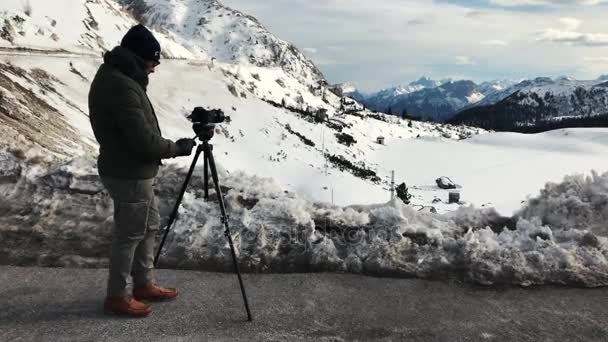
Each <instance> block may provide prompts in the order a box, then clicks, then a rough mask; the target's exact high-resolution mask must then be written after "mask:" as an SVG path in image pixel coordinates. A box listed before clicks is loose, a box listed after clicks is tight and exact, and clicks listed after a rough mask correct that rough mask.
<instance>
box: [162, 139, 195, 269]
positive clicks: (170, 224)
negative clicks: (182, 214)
mask: <svg viewBox="0 0 608 342" xmlns="http://www.w3.org/2000/svg"><path fill="white" fill-rule="evenodd" d="M202 151H203V145H202V144H201V145H199V146H198V147H197V149H196V154H195V155H194V160H192V164H191V165H190V170H188V176H186V180H185V181H184V184H183V185H182V189H181V191H180V193H179V197H178V198H177V202H175V206H174V207H173V211H172V212H171V216H169V223H168V224H167V228H165V233H164V234H163V238H162V240H161V242H160V245H159V246H158V251H157V252H156V256H155V257H154V267H156V264H157V263H158V258H159V257H160V253H161V251H162V250H163V246H164V245H165V240H167V235H169V230H171V226H172V225H173V222H174V221H175V218H176V217H177V212H178V210H179V206H180V204H181V203H182V199H184V194H185V193H186V189H187V188H188V183H189V182H190V178H191V177H192V173H193V172H194V168H195V167H196V163H197V162H198V158H199V156H200V155H201V152H202Z"/></svg>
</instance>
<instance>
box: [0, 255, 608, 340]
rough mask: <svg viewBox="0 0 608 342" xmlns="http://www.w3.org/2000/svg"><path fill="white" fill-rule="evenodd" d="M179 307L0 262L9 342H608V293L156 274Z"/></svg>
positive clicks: (62, 272) (96, 279)
mask: <svg viewBox="0 0 608 342" xmlns="http://www.w3.org/2000/svg"><path fill="white" fill-rule="evenodd" d="M158 274H159V276H158V278H159V281H160V282H162V283H163V284H166V283H169V284H177V285H178V286H179V288H180V290H181V292H182V294H181V296H180V298H179V299H178V300H177V301H173V302H168V303H161V304H156V305H154V306H153V308H154V312H153V313H152V315H151V316H150V317H148V318H145V319H126V318H118V317H114V316H107V315H104V314H103V313H102V310H101V302H102V298H103V295H104V283H105V276H106V270H94V269H50V268H17V267H0V340H1V341H53V342H54V341H67V340H70V341H206V340H219V341H233V340H240V341H299V340H311V341H342V340H347V341H348V340H387V341H390V340H395V341H397V340H407V341H518V342H521V341H604V342H605V341H608V289H569V288H556V287H543V288H535V289H521V288H502V289H495V288H493V289H489V288H482V287H477V286H471V285H461V284H449V283H443V282H431V281H424V280H417V279H384V278H371V277H363V276H356V275H343V274H330V273H325V274H273V275H245V277H244V279H245V284H246V286H247V290H248V293H249V297H250V303H251V306H252V309H253V314H254V322H251V323H249V322H247V321H246V316H245V312H244V309H243V306H242V302H241V297H240V292H239V288H238V283H237V281H236V276H234V275H232V274H218V273H202V272H188V271H168V270H161V271H159V273H158Z"/></svg>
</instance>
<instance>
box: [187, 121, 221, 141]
mask: <svg viewBox="0 0 608 342" xmlns="http://www.w3.org/2000/svg"><path fill="white" fill-rule="evenodd" d="M192 130H193V131H194V133H195V134H196V136H195V137H194V139H197V138H198V139H199V140H200V141H207V142H209V140H211V138H213V136H214V135H215V124H206V125H202V124H198V123H194V124H193V125H192Z"/></svg>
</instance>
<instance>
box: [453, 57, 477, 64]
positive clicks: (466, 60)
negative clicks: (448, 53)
mask: <svg viewBox="0 0 608 342" xmlns="http://www.w3.org/2000/svg"><path fill="white" fill-rule="evenodd" d="M474 64H475V62H474V61H473V60H472V59H471V57H469V56H456V65H474Z"/></svg>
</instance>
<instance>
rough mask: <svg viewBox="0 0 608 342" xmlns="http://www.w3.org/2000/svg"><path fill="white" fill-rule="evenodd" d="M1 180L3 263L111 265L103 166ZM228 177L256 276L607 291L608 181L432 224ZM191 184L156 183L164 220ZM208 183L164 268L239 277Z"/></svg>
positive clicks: (176, 172)
mask: <svg viewBox="0 0 608 342" xmlns="http://www.w3.org/2000/svg"><path fill="white" fill-rule="evenodd" d="M0 170H2V172H1V173H0V212H2V215H1V216H0V236H1V237H2V240H3V243H2V246H0V262H2V263H9V264H21V265H23V264H29V265H53V266H79V267H82V266H89V267H100V266H105V265H106V264H107V252H108V246H109V241H110V231H111V227H112V208H111V206H112V203H111V200H110V199H109V197H108V195H107V193H106V192H105V191H104V190H103V188H102V186H101V184H100V182H99V179H98V177H97V172H96V169H95V162H94V160H92V159H76V160H72V161H70V162H68V163H64V164H60V165H57V164H52V163H51V162H49V161H44V160H43V159H41V158H37V157H36V156H31V155H30V156H28V157H26V156H24V155H22V154H19V153H9V152H2V153H0ZM219 172H220V179H221V182H222V185H223V186H226V192H225V202H226V205H227V210H228V213H229V223H230V227H231V230H232V233H233V236H234V240H235V245H236V248H237V251H238V254H239V262H240V264H241V266H242V268H243V269H244V270H246V271H250V272H308V271H340V272H353V273H362V274H369V275H383V276H398V277H412V276H414V277H421V278H433V279H458V280H465V281H470V282H475V283H479V284H485V285H490V284H517V285H536V284H564V285H577V286H590V287H591V286H603V285H608V239H607V238H605V237H602V236H599V235H598V234H597V233H598V232H599V233H601V229H600V230H597V231H596V233H593V232H591V229H594V228H593V227H594V226H595V225H597V224H598V223H599V222H602V221H603V218H605V216H606V213H607V212H608V209H607V208H608V204H607V203H608V201H606V200H605V198H607V197H606V196H608V191H607V189H608V187H607V186H606V184H608V174H605V175H601V176H600V175H597V174H594V175H593V176H592V177H588V178H582V177H579V176H571V177H567V178H566V180H565V181H564V182H563V183H561V184H548V185H547V187H546V189H545V190H544V191H543V192H542V193H541V196H540V197H538V198H536V199H533V200H531V201H530V202H529V204H528V206H527V207H526V208H523V209H522V210H521V212H520V213H519V216H516V217H512V218H504V217H501V216H500V215H498V214H497V212H496V211H494V210H493V209H484V210H480V209H476V208H473V207H468V208H461V209H460V210H458V211H455V212H451V213H448V214H445V215H436V214H429V213H422V212H418V211H416V210H414V209H412V208H411V207H408V206H406V205H404V204H403V203H401V202H399V201H392V202H389V203H385V204H378V205H369V206H352V207H338V206H331V205H328V204H317V203H313V202H310V201H308V200H305V199H302V198H300V197H298V196H297V195H296V194H294V193H292V192H288V191H284V190H283V189H282V188H281V187H280V186H278V185H277V184H276V183H275V182H274V181H273V180H271V179H268V178H260V177H252V176H248V175H246V174H243V173H238V174H230V173H227V172H226V171H223V170H220V171H219ZM185 173H186V170H185V169H182V168H178V167H177V166H168V167H165V168H164V169H163V170H162V172H161V174H160V175H159V177H158V179H157V184H156V187H157V196H158V197H159V199H160V206H161V208H160V209H161V214H162V216H163V217H165V218H166V217H167V216H168V213H169V211H170V210H171V208H172V206H173V203H174V198H175V197H176V196H177V191H178V189H179V188H180V184H181V183H182V181H183V179H184V177H185ZM201 174H202V172H201V170H197V173H196V174H195V176H194V178H193V179H192V182H191V185H190V188H189V191H188V192H187V193H186V196H185V198H184V201H183V204H182V207H181V208H180V215H179V219H178V221H177V222H176V224H175V225H174V230H173V231H172V233H171V234H170V238H169V239H168V243H167V247H166V249H165V253H164V255H163V257H162V266H163V267H175V268H188V269H204V270H218V271H231V270H232V268H231V264H230V263H231V259H230V252H229V248H228V245H227V242H226V239H225V237H224V235H223V227H222V224H221V222H220V215H219V207H218V205H217V202H216V201H214V199H215V198H216V197H214V194H213V189H210V192H211V199H212V201H210V202H205V201H204V200H203V198H202V197H203V185H202V178H201ZM549 213H551V214H549ZM603 233H605V231H604V232H603Z"/></svg>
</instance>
